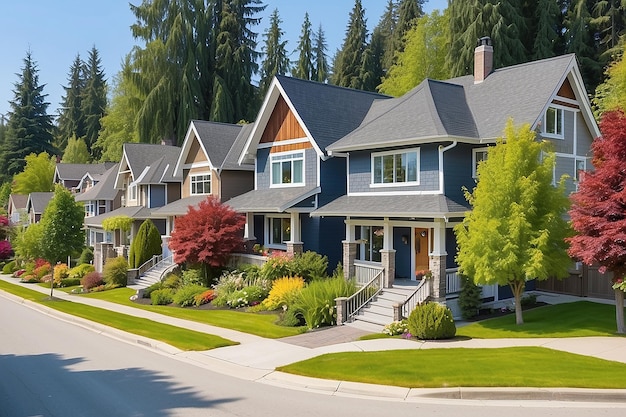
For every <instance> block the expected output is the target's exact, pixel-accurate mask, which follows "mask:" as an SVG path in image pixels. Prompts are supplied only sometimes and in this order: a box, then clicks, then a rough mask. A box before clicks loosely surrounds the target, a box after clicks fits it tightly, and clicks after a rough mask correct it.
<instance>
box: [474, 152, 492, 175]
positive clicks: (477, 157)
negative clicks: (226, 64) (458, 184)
mask: <svg viewBox="0 0 626 417" xmlns="http://www.w3.org/2000/svg"><path fill="white" fill-rule="evenodd" d="M488 150H489V148H477V149H472V177H473V178H478V164H480V163H481V162H482V161H484V160H486V159H487V152H488Z"/></svg>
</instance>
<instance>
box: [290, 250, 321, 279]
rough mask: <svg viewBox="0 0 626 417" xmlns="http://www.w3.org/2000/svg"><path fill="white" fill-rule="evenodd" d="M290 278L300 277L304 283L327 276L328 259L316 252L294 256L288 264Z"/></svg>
mask: <svg viewBox="0 0 626 417" xmlns="http://www.w3.org/2000/svg"><path fill="white" fill-rule="evenodd" d="M289 270H290V272H291V276H296V277H302V278H304V281H305V282H310V281H311V280H313V279H317V278H325V277H327V276H328V257H326V256H322V255H320V254H319V253H317V252H312V251H306V252H304V253H300V254H296V255H295V256H294V258H293V259H292V260H291V261H290V262H289Z"/></svg>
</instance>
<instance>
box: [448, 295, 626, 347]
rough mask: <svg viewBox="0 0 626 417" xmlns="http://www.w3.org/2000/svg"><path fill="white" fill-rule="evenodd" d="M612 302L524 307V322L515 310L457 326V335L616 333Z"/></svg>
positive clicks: (559, 336) (486, 336)
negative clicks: (516, 319)
mask: <svg viewBox="0 0 626 417" xmlns="http://www.w3.org/2000/svg"><path fill="white" fill-rule="evenodd" d="M616 330H617V327H616V323H615V306H614V305H609V304H600V303H593V302H590V301H576V302H573V303H565V304H554V305H548V306H543V307H538V308H533V309H531V310H526V311H524V324H522V325H519V326H518V325H516V324H515V314H509V315H507V316H502V317H497V318H493V319H488V320H482V321H479V322H475V323H472V324H469V325H467V326H463V327H459V328H458V329H457V336H465V337H471V338H474V339H503V338H533V337H558V338H561V337H589V336H616Z"/></svg>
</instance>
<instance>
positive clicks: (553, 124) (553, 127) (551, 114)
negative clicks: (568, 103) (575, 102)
mask: <svg viewBox="0 0 626 417" xmlns="http://www.w3.org/2000/svg"><path fill="white" fill-rule="evenodd" d="M544 133H545V134H546V135H549V136H553V137H557V138H563V109H559V108H556V107H548V110H546V118H545V123H544Z"/></svg>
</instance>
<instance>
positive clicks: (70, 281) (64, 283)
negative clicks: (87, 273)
mask: <svg viewBox="0 0 626 417" xmlns="http://www.w3.org/2000/svg"><path fill="white" fill-rule="evenodd" d="M76 285H80V278H64V279H62V280H61V287H62V288H67V287H75V286H76Z"/></svg>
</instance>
